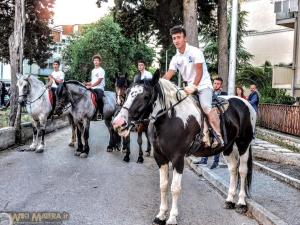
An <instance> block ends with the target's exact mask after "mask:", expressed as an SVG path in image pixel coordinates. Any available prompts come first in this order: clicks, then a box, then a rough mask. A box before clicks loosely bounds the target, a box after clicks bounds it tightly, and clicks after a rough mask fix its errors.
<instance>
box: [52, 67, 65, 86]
mask: <svg viewBox="0 0 300 225" xmlns="http://www.w3.org/2000/svg"><path fill="white" fill-rule="evenodd" d="M51 75H52V76H53V78H54V79H56V80H57V79H58V80H64V79H65V74H64V72H62V71H53V72H52V73H51ZM51 87H53V88H57V85H56V83H55V81H52V85H51Z"/></svg>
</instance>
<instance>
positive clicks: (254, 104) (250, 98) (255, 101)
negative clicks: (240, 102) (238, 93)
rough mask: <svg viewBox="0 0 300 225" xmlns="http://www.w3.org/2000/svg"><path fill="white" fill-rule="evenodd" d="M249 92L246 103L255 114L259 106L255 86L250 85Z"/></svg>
mask: <svg viewBox="0 0 300 225" xmlns="http://www.w3.org/2000/svg"><path fill="white" fill-rule="evenodd" d="M250 91H251V93H250V95H249V96H248V101H249V103H250V104H251V105H252V107H253V108H254V110H255V111H256V113H257V111H258V104H259V96H258V93H257V89H256V85H255V84H251V85H250Z"/></svg>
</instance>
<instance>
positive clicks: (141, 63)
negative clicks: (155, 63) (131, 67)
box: [133, 59, 153, 83]
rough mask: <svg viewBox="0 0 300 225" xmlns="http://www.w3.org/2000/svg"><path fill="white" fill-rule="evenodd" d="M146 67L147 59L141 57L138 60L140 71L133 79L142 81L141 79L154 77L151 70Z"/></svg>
mask: <svg viewBox="0 0 300 225" xmlns="http://www.w3.org/2000/svg"><path fill="white" fill-rule="evenodd" d="M145 68H146V66H145V61H144V60H142V59H140V60H139V61H138V70H139V73H138V74H137V75H135V77H134V79H133V80H134V82H135V83H136V82H138V81H140V80H145V79H147V80H148V79H152V77H153V76H152V74H151V73H150V72H149V71H147V70H146V69H145Z"/></svg>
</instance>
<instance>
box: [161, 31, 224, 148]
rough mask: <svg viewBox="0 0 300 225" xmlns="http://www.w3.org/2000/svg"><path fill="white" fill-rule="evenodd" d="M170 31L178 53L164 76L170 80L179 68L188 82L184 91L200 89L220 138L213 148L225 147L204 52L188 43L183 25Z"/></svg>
mask: <svg viewBox="0 0 300 225" xmlns="http://www.w3.org/2000/svg"><path fill="white" fill-rule="evenodd" d="M170 33H171V35H172V40H173V44H174V46H175V47H176V49H177V53H176V55H175V56H173V58H172V60H171V62H170V66H169V70H168V71H167V72H166V74H165V75H164V77H163V78H164V79H167V80H170V79H171V78H172V77H173V76H174V75H175V73H176V71H177V70H179V72H180V74H181V75H182V78H183V80H184V81H185V82H187V84H188V86H186V87H185V88H184V91H185V92H186V93H187V94H192V93H194V92H196V91H198V98H199V101H200V104H201V107H202V109H203V111H204V113H205V114H206V116H207V118H208V122H209V123H210V125H211V127H212V128H213V130H214V131H215V133H216V135H217V136H218V138H215V139H214V141H213V143H212V145H211V148H218V147H223V146H224V141H223V138H222V135H221V129H220V118H219V116H218V114H217V112H216V111H215V110H213V109H212V96H213V88H212V84H211V80H210V75H209V73H208V71H207V66H206V63H205V59H204V56H203V52H202V51H201V50H200V49H199V48H196V47H193V46H190V45H189V44H188V43H187V40H186V31H185V30H184V29H183V28H182V27H181V26H174V27H173V28H171V30H170ZM199 144H201V143H199Z"/></svg>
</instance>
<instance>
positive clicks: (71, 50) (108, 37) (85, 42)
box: [63, 17, 154, 89]
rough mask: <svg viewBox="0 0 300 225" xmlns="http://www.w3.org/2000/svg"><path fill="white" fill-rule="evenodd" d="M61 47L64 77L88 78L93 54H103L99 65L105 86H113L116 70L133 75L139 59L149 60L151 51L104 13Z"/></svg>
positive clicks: (151, 54)
mask: <svg viewBox="0 0 300 225" xmlns="http://www.w3.org/2000/svg"><path fill="white" fill-rule="evenodd" d="M70 41H71V42H70V44H69V45H68V46H67V47H66V49H65V50H64V54H63V58H64V60H65V63H66V65H67V66H68V67H69V71H68V72H67V73H66V78H67V79H76V80H79V81H87V80H90V73H91V70H92V69H93V63H92V56H93V55H94V54H97V53H98V54H100V55H101V56H102V61H103V63H102V66H103V68H104V69H105V73H106V79H105V82H106V87H107V89H113V79H114V76H115V74H116V73H122V74H125V73H126V72H127V73H129V75H131V76H133V75H134V74H135V72H136V63H137V60H138V59H141V58H143V59H144V60H145V61H146V64H148V65H149V64H151V62H152V60H153V57H154V51H153V50H152V49H150V48H149V47H147V46H146V44H144V43H141V42H135V41H134V40H132V39H129V38H126V37H124V35H123V34H122V29H121V27H120V26H119V25H118V24H117V23H115V22H114V21H113V18H112V17H105V18H102V19H101V20H99V21H98V22H97V23H95V24H92V25H88V26H86V27H85V28H84V30H83V33H82V34H81V36H77V37H76V36H75V37H73V38H72V39H71V40H70Z"/></svg>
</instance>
